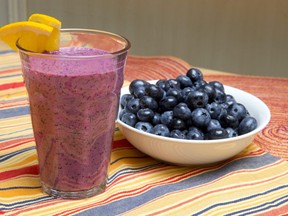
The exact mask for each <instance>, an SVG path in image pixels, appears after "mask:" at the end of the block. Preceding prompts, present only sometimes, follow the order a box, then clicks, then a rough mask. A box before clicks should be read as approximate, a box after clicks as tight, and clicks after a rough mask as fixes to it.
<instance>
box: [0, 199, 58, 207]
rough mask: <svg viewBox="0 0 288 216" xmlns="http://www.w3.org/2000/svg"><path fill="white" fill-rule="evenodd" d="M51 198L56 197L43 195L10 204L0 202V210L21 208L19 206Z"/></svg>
mask: <svg viewBox="0 0 288 216" xmlns="http://www.w3.org/2000/svg"><path fill="white" fill-rule="evenodd" d="M53 199H56V198H53V197H50V196H44V197H39V198H36V199H32V200H25V201H21V202H14V203H10V204H4V203H0V211H9V210H12V209H15V208H21V207H25V206H28V205H32V204H35V203H40V202H44V201H47V200H53Z"/></svg>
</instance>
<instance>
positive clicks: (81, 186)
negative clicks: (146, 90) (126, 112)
mask: <svg viewBox="0 0 288 216" xmlns="http://www.w3.org/2000/svg"><path fill="white" fill-rule="evenodd" d="M95 54H96V55H103V58H102V59H97V61H96V60H95V59H94V58H92V57H91V58H85V60H83V59H81V60H79V58H78V59H77V58H75V59H73V57H72V56H83V55H85V56H89V55H91V56H92V55H95ZM53 55H54V56H55V57H56V58H57V56H64V55H66V56H70V57H67V58H66V59H65V58H62V59H61V61H59V59H58V60H56V59H53V58H52V59H51V58H49V59H47V58H36V57H33V56H30V59H29V63H25V62H24V63H23V62H22V64H23V74H24V80H25V83H26V88H27V91H28V94H29V102H30V110H31V117H32V125H33V131H34V136H35V141H36V147H37V153H38V160H39V168H40V175H41V181H42V184H44V185H45V186H46V187H50V188H53V189H56V190H59V191H82V190H89V189H91V188H93V187H95V186H97V185H102V186H103V187H105V184H106V178H107V167H108V165H109V161H110V151H111V145H112V141H113V133H114V127H115V116H116V112H117V107H118V102H119V94H120V89H121V86H122V84H123V67H124V64H123V62H121V60H120V62H119V59H117V60H115V59H111V57H110V58H106V57H107V53H106V52H103V51H101V50H97V49H91V48H61V49H60V51H58V52H54V53H53ZM105 56H106V57H105ZM123 61H124V60H123ZM27 62H28V61H27ZM25 64H26V65H25ZM28 64H29V65H28Z"/></svg>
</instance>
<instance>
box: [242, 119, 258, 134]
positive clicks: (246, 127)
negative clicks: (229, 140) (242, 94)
mask: <svg viewBox="0 0 288 216" xmlns="http://www.w3.org/2000/svg"><path fill="white" fill-rule="evenodd" d="M256 128H257V120H256V119H255V118H254V117H251V116H248V117H245V118H244V119H243V120H242V121H241V122H240V124H239V127H238V134H239V135H242V134H246V133H249V132H251V131H253V130H255V129H256Z"/></svg>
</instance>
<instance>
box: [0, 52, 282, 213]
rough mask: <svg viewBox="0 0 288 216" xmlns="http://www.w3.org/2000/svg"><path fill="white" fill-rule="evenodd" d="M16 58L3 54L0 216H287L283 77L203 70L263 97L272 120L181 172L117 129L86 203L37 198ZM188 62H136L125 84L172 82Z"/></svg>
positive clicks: (142, 59)
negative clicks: (244, 141)
mask: <svg viewBox="0 0 288 216" xmlns="http://www.w3.org/2000/svg"><path fill="white" fill-rule="evenodd" d="M20 67H21V66H20V61H19V59H18V55H17V53H14V52H11V51H0V101H1V103H0V214H4V215H123V216H124V215H125V216H128V215H133V216H134V215H209V216H210V215H285V213H287V212H288V162H287V159H288V141H287V140H288V124H287V122H288V117H287V115H286V112H287V107H288V102H287V99H286V97H287V95H288V79H284V78H283V79H281V78H273V77H255V76H239V75H235V74H227V73H222V72H215V71H210V70H205V69H203V72H204V74H205V79H206V80H208V81H212V80H219V81H221V82H223V83H224V84H226V85H230V86H234V87H237V88H240V89H243V90H245V91H248V92H250V93H252V94H254V95H256V96H257V97H259V98H260V99H262V100H263V101H264V102H265V103H266V104H267V105H268V106H269V108H270V110H271V113H272V118H271V122H270V123H269V125H268V126H267V128H265V129H264V130H263V131H262V132H261V133H260V134H259V135H258V136H257V137H256V138H255V140H254V141H253V143H251V145H249V146H248V147H247V148H246V149H245V150H244V151H242V152H241V153H239V154H238V155H236V156H235V157H233V158H230V159H228V160H226V161H223V162H220V163H217V164H213V165H209V166H202V167H201V166H199V167H180V166H173V165H168V164H165V163H163V162H160V161H157V160H155V159H153V158H151V157H149V156H147V155H145V154H144V153H142V152H140V151H138V150H136V149H135V148H134V147H133V146H132V145H131V144H129V142H128V141H127V140H125V138H124V137H123V136H122V134H121V132H120V131H119V130H118V129H117V128H116V131H115V141H114V145H113V150H112V155H111V165H110V167H109V178H108V187H107V190H106V191H105V192H104V193H103V194H100V195H98V196H95V197H92V198H89V199H85V200H75V201H71V200H61V199H55V198H52V197H49V196H47V195H46V194H43V193H42V192H41V187H40V182H39V173H38V165H37V164H38V162H37V155H36V150H35V142H34V138H33V134H32V127H31V121H30V116H29V108H28V102H27V95H26V91H25V88H24V85H23V81H22V75H21V69H20ZM189 67H190V65H189V64H187V63H186V62H184V61H182V60H181V59H178V58H175V57H163V56H162V57H157V56H155V57H135V56H134V57H133V56H129V58H128V61H127V67H126V73H125V79H126V80H127V82H129V81H131V80H133V79H135V78H136V77H137V78H140V79H146V80H151V79H160V78H173V77H176V76H177V75H178V74H181V73H182V74H183V73H185V72H186V70H187V69H188V68H189Z"/></svg>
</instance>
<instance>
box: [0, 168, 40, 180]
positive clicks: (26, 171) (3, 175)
mask: <svg viewBox="0 0 288 216" xmlns="http://www.w3.org/2000/svg"><path fill="white" fill-rule="evenodd" d="M26 174H30V175H38V174H39V169H38V165H32V166H29V167H23V168H20V169H16V170H9V171H5V172H2V173H0V181H2V180H7V179H11V178H15V177H17V176H20V175H26Z"/></svg>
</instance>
